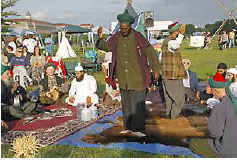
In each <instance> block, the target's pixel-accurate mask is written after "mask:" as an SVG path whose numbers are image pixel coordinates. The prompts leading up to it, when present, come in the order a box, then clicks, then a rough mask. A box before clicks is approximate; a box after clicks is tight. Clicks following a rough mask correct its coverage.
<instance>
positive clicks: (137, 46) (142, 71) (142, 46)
mask: <svg viewBox="0 0 237 160" xmlns="http://www.w3.org/2000/svg"><path fill="white" fill-rule="evenodd" d="M131 32H132V33H134V35H135V37H134V40H135V42H134V46H129V47H134V48H133V49H134V50H135V52H133V53H129V54H131V55H134V56H133V57H134V59H135V60H137V63H138V67H139V71H137V72H136V73H134V74H133V76H134V75H136V76H135V77H138V76H139V77H141V78H142V80H141V85H142V87H141V86H140V85H139V87H138V86H137V87H136V88H137V89H138V88H143V89H144V88H147V87H148V86H149V84H150V82H151V79H150V68H149V67H148V61H149V64H150V67H151V68H152V70H153V71H154V72H157V73H159V69H160V67H159V64H158V60H157V58H156V55H155V50H154V49H153V48H152V46H151V45H150V44H149V42H148V41H147V40H146V39H145V38H144V37H143V36H142V35H141V34H140V33H139V32H136V31H135V30H132V31H131ZM132 33H130V34H132ZM119 37H120V33H119V32H117V33H115V34H114V35H112V36H111V37H110V39H109V40H108V41H107V45H106V44H104V45H102V43H101V42H97V48H99V49H102V50H105V49H106V48H109V49H108V50H106V51H111V52H112V63H111V64H110V66H109V78H110V79H112V80H114V79H115V77H116V73H115V72H117V71H118V70H117V69H116V66H117V60H118V57H117V56H118V55H119V53H117V52H118V51H119V50H118V49H117V47H118V41H119ZM133 49H131V50H133ZM148 52H149V53H148ZM134 59H132V60H134ZM117 68H118V67H117ZM116 78H118V79H121V77H116ZM130 80H131V78H130ZM120 87H121V88H122V87H123V86H122V85H120ZM128 88H129V86H128ZM123 89H125V88H123ZM134 89H135V88H134Z"/></svg>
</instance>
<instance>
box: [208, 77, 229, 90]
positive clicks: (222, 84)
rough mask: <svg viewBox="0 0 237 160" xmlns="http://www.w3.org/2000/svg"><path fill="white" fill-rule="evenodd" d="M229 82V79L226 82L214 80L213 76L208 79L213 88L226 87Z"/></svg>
mask: <svg viewBox="0 0 237 160" xmlns="http://www.w3.org/2000/svg"><path fill="white" fill-rule="evenodd" d="M229 83H230V81H229V80H227V81H226V82H217V81H214V80H213V79H212V78H209V79H208V84H209V86H210V87H211V88H226V86H227V85H228V84H229Z"/></svg>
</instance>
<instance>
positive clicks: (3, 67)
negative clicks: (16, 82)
mask: <svg viewBox="0 0 237 160" xmlns="http://www.w3.org/2000/svg"><path fill="white" fill-rule="evenodd" d="M9 68H10V67H8V66H4V65H1V75H2V74H3V73H4V72H5V71H6V70H8V69H9Z"/></svg>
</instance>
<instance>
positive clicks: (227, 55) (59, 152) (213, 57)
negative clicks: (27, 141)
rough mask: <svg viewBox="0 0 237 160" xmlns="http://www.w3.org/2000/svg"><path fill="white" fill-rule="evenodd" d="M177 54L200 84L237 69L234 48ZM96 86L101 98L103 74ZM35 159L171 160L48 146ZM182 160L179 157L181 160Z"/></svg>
mask: <svg viewBox="0 0 237 160" xmlns="http://www.w3.org/2000/svg"><path fill="white" fill-rule="evenodd" d="M181 53H182V57H183V58H188V59H190V60H191V62H192V65H191V68H190V69H191V70H192V71H194V72H196V73H197V76H198V78H199V79H201V80H204V81H205V80H207V78H208V75H213V74H214V73H215V70H216V66H217V64H218V63H220V62H224V63H226V64H227V66H228V67H233V66H235V65H237V48H232V49H226V50H223V51H219V50H218V49H217V47H216V45H215V44H213V45H212V46H210V48H209V49H205V50H204V49H195V48H190V47H188V42H187V41H184V43H183V45H182V48H181ZM79 60H80V59H79V58H74V59H67V60H65V61H79ZM93 75H94V76H95V78H96V80H97V83H98V93H99V94H100V95H101V94H102V93H103V91H104V89H105V84H104V81H103V74H102V73H101V72H97V73H93ZM1 148H2V151H1V152H2V155H1V156H2V157H6V158H7V157H8V158H10V157H13V153H12V152H11V151H10V150H9V148H10V147H9V146H6V145H2V147H1ZM37 157H38V158H54V157H58V158H59V157H60V158H73V157H83V158H85V157H87V158H95V157H97V158H108V157H113V158H124V157H127V158H145V157H146V158H162V157H163V158H172V157H174V156H167V155H159V154H148V153H144V152H134V151H128V150H116V149H102V148H97V149H90V148H76V147H71V146H48V147H44V148H42V149H41V150H40V152H39V154H38V155H37ZM181 157H182V156H181Z"/></svg>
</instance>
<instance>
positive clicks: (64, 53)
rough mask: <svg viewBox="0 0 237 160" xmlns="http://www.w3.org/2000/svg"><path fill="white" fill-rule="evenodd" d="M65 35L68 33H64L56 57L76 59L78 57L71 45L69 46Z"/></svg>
mask: <svg viewBox="0 0 237 160" xmlns="http://www.w3.org/2000/svg"><path fill="white" fill-rule="evenodd" d="M65 34H66V32H62V40H61V42H60V44H59V47H58V51H57V53H56V57H59V58H69V57H76V56H77V55H76V53H75V52H74V50H73V49H72V47H71V45H70V44H69V42H68V40H67V38H66V36H65Z"/></svg>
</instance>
